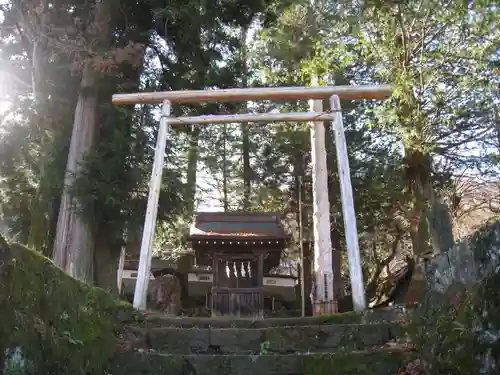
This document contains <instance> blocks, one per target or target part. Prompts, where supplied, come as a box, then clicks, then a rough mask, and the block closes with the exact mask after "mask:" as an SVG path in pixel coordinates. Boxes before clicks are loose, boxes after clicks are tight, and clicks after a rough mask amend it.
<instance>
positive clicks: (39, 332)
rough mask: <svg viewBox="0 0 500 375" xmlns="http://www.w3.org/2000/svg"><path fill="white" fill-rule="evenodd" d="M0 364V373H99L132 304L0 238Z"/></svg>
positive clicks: (127, 316)
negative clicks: (68, 274) (0, 367)
mask: <svg viewBox="0 0 500 375" xmlns="http://www.w3.org/2000/svg"><path fill="white" fill-rule="evenodd" d="M0 272H1V273H0V278H1V280H0V319H1V322H2V324H1V326H0V327H1V328H0V357H2V358H0V366H3V367H4V368H3V373H4V374H14V373H15V374H22V373H24V374H30V373H36V374H57V375H63V374H72V375H76V374H102V373H103V369H104V368H105V367H106V365H107V363H108V361H109V360H110V358H111V357H112V356H113V354H114V352H115V349H116V342H117V340H116V332H117V328H118V327H119V323H120V322H121V321H123V320H129V319H130V320H132V319H134V315H135V314H134V312H133V309H132V307H131V306H130V305H129V304H128V303H127V304H124V303H121V302H119V301H118V300H117V299H115V298H114V297H113V296H111V295H110V294H108V293H107V292H105V291H104V290H101V289H98V288H92V287H89V286H87V285H85V284H83V283H81V282H79V281H77V280H75V279H73V278H70V277H68V276H67V275H66V274H64V273H63V272H62V271H61V270H60V269H58V268H57V267H56V266H55V265H54V264H53V263H52V262H51V261H50V260H49V259H47V258H45V257H43V256H41V255H40V254H38V253H36V252H35V251H31V250H29V249H26V248H24V247H22V246H19V245H9V244H7V242H6V241H5V240H4V239H3V238H1V237H0Z"/></svg>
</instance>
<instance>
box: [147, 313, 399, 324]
mask: <svg viewBox="0 0 500 375" xmlns="http://www.w3.org/2000/svg"><path fill="white" fill-rule="evenodd" d="M407 317H408V312H407V311H404V310H401V309H397V308H381V309H373V310H366V311H364V312H360V313H358V312H347V313H342V314H334V315H328V316H313V317H299V318H268V319H262V320H251V319H237V318H223V317H222V318H201V317H200V318H196V317H169V316H165V315H162V314H151V315H149V316H146V317H145V318H144V321H143V323H142V324H143V325H144V326H145V327H178V328H268V327H285V326H317V325H333V324H367V323H379V322H395V321H402V320H405V319H406V318H407Z"/></svg>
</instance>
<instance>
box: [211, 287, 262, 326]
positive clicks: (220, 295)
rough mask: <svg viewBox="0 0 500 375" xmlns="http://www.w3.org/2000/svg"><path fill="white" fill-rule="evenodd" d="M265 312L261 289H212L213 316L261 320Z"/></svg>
mask: <svg viewBox="0 0 500 375" xmlns="http://www.w3.org/2000/svg"><path fill="white" fill-rule="evenodd" d="M263 311H264V301H263V297H262V293H261V290H260V288H212V316H233V317H241V318H251V319H260V318H262V317H263Z"/></svg>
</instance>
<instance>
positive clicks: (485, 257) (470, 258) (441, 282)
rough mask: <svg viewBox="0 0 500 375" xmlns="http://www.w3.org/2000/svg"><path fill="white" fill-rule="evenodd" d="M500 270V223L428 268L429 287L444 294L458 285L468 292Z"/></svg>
mask: <svg viewBox="0 0 500 375" xmlns="http://www.w3.org/2000/svg"><path fill="white" fill-rule="evenodd" d="M499 267H500V220H496V221H495V222H492V223H490V224H488V225H486V226H485V227H483V228H482V229H481V230H479V231H477V232H476V233H475V234H473V235H472V236H471V237H469V238H467V239H465V240H464V241H462V242H461V243H459V244H457V245H455V246H453V247H452V248H451V249H449V250H447V251H445V252H443V253H441V254H439V255H437V256H436V257H434V258H433V259H432V260H431V261H430V262H429V263H428V264H427V267H426V277H427V286H428V288H430V289H431V290H434V291H436V292H440V293H443V294H444V293H446V291H447V290H448V289H449V288H450V287H451V286H452V285H454V284H460V285H463V286H465V287H466V288H467V289H470V288H473V287H474V285H475V284H476V283H477V282H478V281H480V280H483V279H484V278H485V277H486V276H489V275H491V274H492V272H495V271H497V270H498V269H499Z"/></svg>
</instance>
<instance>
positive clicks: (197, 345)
mask: <svg viewBox="0 0 500 375" xmlns="http://www.w3.org/2000/svg"><path fill="white" fill-rule="evenodd" d="M398 328H399V327H398V326H396V325H394V324H389V323H379V324H336V325H323V326H294V327H270V328H208V329H207V328H150V329H145V328H142V329H141V328H135V329H133V332H134V335H135V337H136V338H137V342H138V343H139V345H136V347H142V348H143V349H154V350H156V351H160V352H164V353H170V354H192V353H198V354H210V353H212V354H262V353H263V352H265V353H269V354H276V353H300V352H314V353H317V352H332V351H351V350H361V349H366V348H371V347H374V346H380V345H383V344H385V343H387V342H388V341H391V340H393V339H395V338H398V337H400V336H401V331H400V330H398Z"/></svg>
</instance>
